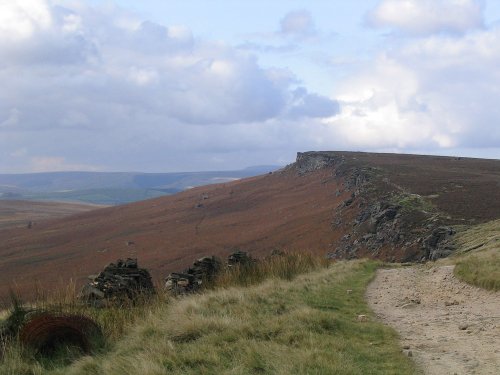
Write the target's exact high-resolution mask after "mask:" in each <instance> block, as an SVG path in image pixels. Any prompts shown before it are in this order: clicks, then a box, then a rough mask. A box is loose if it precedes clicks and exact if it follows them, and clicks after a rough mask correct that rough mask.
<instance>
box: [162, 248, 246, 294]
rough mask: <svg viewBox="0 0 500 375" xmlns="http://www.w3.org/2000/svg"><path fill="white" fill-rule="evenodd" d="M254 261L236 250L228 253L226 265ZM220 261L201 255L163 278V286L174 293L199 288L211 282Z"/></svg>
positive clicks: (219, 266)
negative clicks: (183, 268)
mask: <svg viewBox="0 0 500 375" xmlns="http://www.w3.org/2000/svg"><path fill="white" fill-rule="evenodd" d="M254 262H255V259H253V258H252V257H251V256H250V255H248V254H247V253H246V252H244V251H236V252H234V253H232V254H231V255H229V257H228V259H227V267H229V268H230V267H234V266H236V265H249V264H252V263H254ZM222 268H223V267H222V262H221V261H220V259H219V258H217V257H216V256H210V257H203V258H200V259H198V260H197V261H196V262H194V263H193V265H192V266H191V267H189V268H188V269H186V270H184V271H183V272H172V273H171V274H170V275H168V276H167V278H166V279H165V288H166V289H167V290H169V291H170V292H172V293H174V294H186V293H192V292H196V291H198V290H200V289H201V288H202V287H203V285H204V284H206V283H207V282H211V281H212V280H213V279H214V278H215V276H217V274H218V273H219V272H220V271H221V270H222Z"/></svg>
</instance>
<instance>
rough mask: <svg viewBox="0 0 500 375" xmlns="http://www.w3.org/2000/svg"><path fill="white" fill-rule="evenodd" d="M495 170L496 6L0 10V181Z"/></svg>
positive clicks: (22, 1)
mask: <svg viewBox="0 0 500 375" xmlns="http://www.w3.org/2000/svg"><path fill="white" fill-rule="evenodd" d="M306 150H361V151H383V152H405V153H424V154H444V155H462V156H477V157H489V158H500V1H497V0H354V1H344V0H309V1H299V0H273V1H269V0H252V1H246V0H245V1H243V0H242V1H234V0H211V1H207V0H142V1H136V0H88V1H80V0H0V173H11V172H13V173H17V172H41V171H57V170H59V171H60V170H94V171H148V172H168V171H193V170H222V169H236V168H243V167H246V166H251V165H261V164H285V163H288V162H290V161H292V160H294V158H295V154H296V152H297V151H306Z"/></svg>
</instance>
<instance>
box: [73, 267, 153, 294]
mask: <svg viewBox="0 0 500 375" xmlns="http://www.w3.org/2000/svg"><path fill="white" fill-rule="evenodd" d="M154 292H155V290H154V286H153V283H152V281H151V275H150V274H149V272H148V271H147V270H146V269H144V268H139V267H138V265H137V259H132V258H128V259H126V260H121V259H119V260H118V261H117V262H116V263H110V264H109V265H108V266H107V267H106V268H104V270H103V271H102V272H101V273H100V274H99V275H97V277H95V278H94V279H93V280H92V281H91V282H90V283H89V284H87V285H85V286H84V287H83V289H82V291H81V293H80V298H81V299H82V300H85V301H87V302H93V303H97V304H99V303H98V302H99V301H101V302H103V301H104V300H118V301H124V300H126V299H129V300H134V299H135V298H136V297H137V296H138V295H139V294H154Z"/></svg>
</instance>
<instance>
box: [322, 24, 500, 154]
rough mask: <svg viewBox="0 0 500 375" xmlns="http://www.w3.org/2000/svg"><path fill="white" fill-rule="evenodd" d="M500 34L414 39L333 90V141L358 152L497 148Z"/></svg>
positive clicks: (499, 30) (499, 136) (497, 31)
mask: <svg viewBox="0 0 500 375" xmlns="http://www.w3.org/2000/svg"><path fill="white" fill-rule="evenodd" d="M496 45H500V28H499V27H496V28H492V29H489V30H481V31H476V32H474V33H470V34H466V35H464V36H461V37H457V36H445V35H440V36H436V35H434V36H429V37H425V38H420V39H409V40H406V41H405V42H404V43H402V44H399V46H400V47H399V48H392V49H391V50H390V52H385V53H381V54H380V55H379V57H378V58H377V59H376V60H375V61H373V62H372V63H371V64H369V65H366V66H365V67H364V69H363V70H362V71H360V72H357V73H356V74H355V75H353V76H351V77H350V78H348V79H347V80H346V81H345V82H344V83H343V85H341V86H339V87H338V88H337V91H336V97H337V98H338V99H339V100H340V101H341V108H342V111H341V114H340V115H339V116H337V117H336V118H334V119H331V120H328V121H326V123H327V124H328V125H329V126H330V129H331V131H332V136H336V137H341V138H342V139H343V140H344V141H345V142H346V143H348V144H350V145H352V146H353V147H357V148H370V149H373V148H378V149H384V148H385V149H389V148H390V149H399V150H405V149H406V150H411V149H414V150H415V149H418V150H425V149H427V150H439V149H441V150H443V149H452V148H462V149H465V148H469V149H472V148H478V149H479V148H487V147H493V148H495V147H496V148H497V149H498V147H499V145H500V127H499V126H498V124H499V123H500V109H499V107H498V104H497V103H498V102H500V91H499V90H498V87H500V69H499V67H500V51H499V50H498V49H497V48H494V47H493V46H496Z"/></svg>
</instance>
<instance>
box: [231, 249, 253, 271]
mask: <svg viewBox="0 0 500 375" xmlns="http://www.w3.org/2000/svg"><path fill="white" fill-rule="evenodd" d="M254 262H255V259H253V258H252V257H251V256H250V255H248V253H246V252H244V251H236V252H234V253H232V254H231V255H229V257H228V258H227V266H228V267H234V266H235V265H243V266H244V265H249V264H252V263H254Z"/></svg>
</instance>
